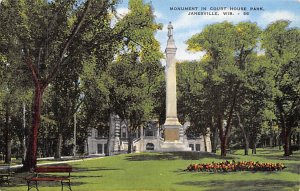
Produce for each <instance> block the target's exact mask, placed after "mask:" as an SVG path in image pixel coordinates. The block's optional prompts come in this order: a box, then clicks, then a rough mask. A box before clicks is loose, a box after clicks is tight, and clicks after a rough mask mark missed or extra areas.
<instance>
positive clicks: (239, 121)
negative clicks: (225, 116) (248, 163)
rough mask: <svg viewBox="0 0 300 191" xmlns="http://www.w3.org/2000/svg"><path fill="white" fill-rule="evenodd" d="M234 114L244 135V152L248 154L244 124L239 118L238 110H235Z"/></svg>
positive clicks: (247, 141) (247, 137) (247, 138)
mask: <svg viewBox="0 0 300 191" xmlns="http://www.w3.org/2000/svg"><path fill="white" fill-rule="evenodd" d="M236 116H237V119H238V123H239V127H240V128H241V130H242V132H243V135H244V141H245V148H244V154H245V155H248V154H249V136H247V132H246V130H245V128H244V125H243V123H242V120H241V118H240V114H239V112H236Z"/></svg>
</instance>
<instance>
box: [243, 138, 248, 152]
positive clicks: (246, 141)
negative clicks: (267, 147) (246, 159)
mask: <svg viewBox="0 0 300 191" xmlns="http://www.w3.org/2000/svg"><path fill="white" fill-rule="evenodd" d="M244 150H245V155H248V154H249V141H248V139H245V149H244Z"/></svg>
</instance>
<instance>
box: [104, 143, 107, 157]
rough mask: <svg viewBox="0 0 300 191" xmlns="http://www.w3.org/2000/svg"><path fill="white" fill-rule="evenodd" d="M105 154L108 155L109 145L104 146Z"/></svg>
mask: <svg viewBox="0 0 300 191" xmlns="http://www.w3.org/2000/svg"><path fill="white" fill-rule="evenodd" d="M104 153H105V154H106V155H107V154H108V150H107V144H104Z"/></svg>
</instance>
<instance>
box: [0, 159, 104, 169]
mask: <svg viewBox="0 0 300 191" xmlns="http://www.w3.org/2000/svg"><path fill="white" fill-rule="evenodd" d="M62 158H63V159H64V158H68V159H70V157H62ZM99 158H104V157H103V156H101V157H91V158H82V159H74V160H64V161H53V162H47V163H41V164H37V166H42V165H49V164H63V163H73V162H80V161H86V160H95V159H99ZM51 159H53V157H48V158H39V159H38V161H41V160H51ZM22 166H23V164H18V165H13V166H10V168H13V169H17V168H21V167H22ZM6 168H7V167H5V166H2V167H1V166H0V170H4V169H6Z"/></svg>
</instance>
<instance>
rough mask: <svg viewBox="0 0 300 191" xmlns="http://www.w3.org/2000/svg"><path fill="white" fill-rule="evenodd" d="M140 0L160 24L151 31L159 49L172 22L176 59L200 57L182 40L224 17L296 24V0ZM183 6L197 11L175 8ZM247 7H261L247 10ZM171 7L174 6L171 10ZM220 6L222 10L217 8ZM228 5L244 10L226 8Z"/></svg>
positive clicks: (299, 17) (299, 2)
mask: <svg viewBox="0 0 300 191" xmlns="http://www.w3.org/2000/svg"><path fill="white" fill-rule="evenodd" d="M144 2H146V3H151V4H152V7H153V8H154V14H155V17H156V19H155V20H156V22H157V23H162V24H163V26H164V27H163V30H160V31H158V32H157V33H156V34H155V37H156V39H157V40H158V41H159V42H160V44H161V51H162V52H164V50H165V48H166V42H167V26H168V23H169V22H172V25H173V27H174V31H173V33H174V39H175V44H176V46H177V52H176V59H177V60H179V61H182V60H199V59H200V58H201V57H202V56H203V54H204V53H191V52H188V51H187V45H186V43H185V42H186V41H187V40H188V39H189V38H190V37H192V35H194V34H196V33H200V32H201V31H202V29H203V28H204V27H205V26H207V25H209V24H213V23H217V22H222V21H225V20H227V21H229V22H232V23H234V24H235V23H238V22H241V21H251V22H256V23H257V24H258V25H259V26H260V27H262V28H265V27H266V26H267V25H268V24H270V23H271V22H274V21H276V20H280V19H288V20H290V21H291V26H292V27H300V0H144ZM185 7H187V8H192V7H194V9H195V7H196V8H197V10H191V11H187V10H175V9H176V8H177V9H178V8H185ZM251 7H252V8H261V9H262V10H260V9H259V10H250V9H251ZM172 8H174V9H173V10H171V9H172ZM222 8H223V9H225V10H218V9H222ZM230 8H233V9H244V10H230ZM201 9H206V10H201ZM117 12H118V14H120V15H125V14H127V13H128V0H123V1H122V0H121V2H120V3H119V4H118V6H117ZM189 12H206V13H214V14H215V12H217V14H218V15H189ZM224 12H231V13H232V14H233V15H225V14H224ZM162 62H164V61H163V60H162Z"/></svg>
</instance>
